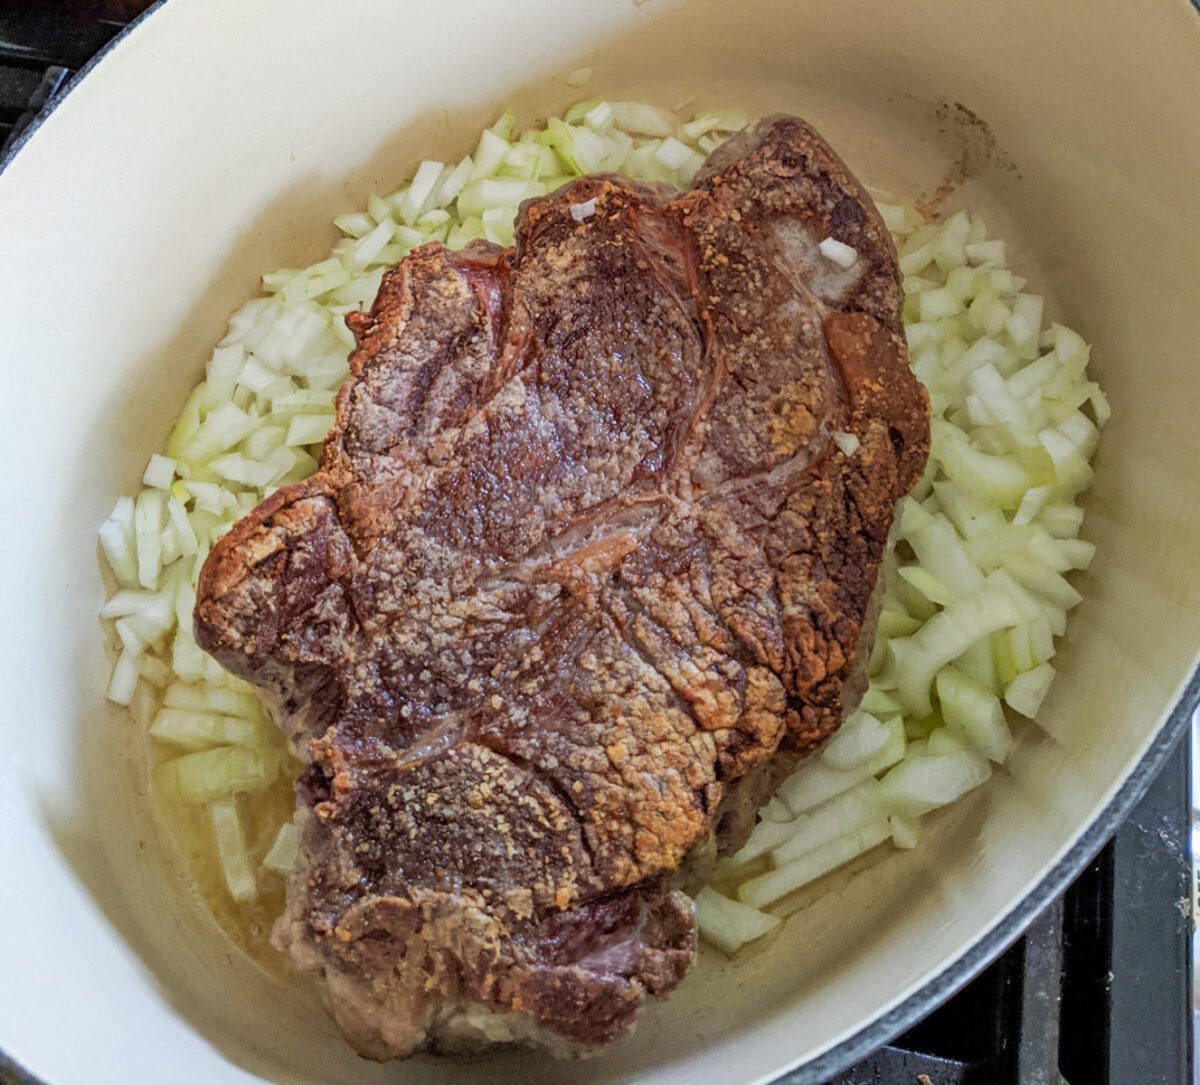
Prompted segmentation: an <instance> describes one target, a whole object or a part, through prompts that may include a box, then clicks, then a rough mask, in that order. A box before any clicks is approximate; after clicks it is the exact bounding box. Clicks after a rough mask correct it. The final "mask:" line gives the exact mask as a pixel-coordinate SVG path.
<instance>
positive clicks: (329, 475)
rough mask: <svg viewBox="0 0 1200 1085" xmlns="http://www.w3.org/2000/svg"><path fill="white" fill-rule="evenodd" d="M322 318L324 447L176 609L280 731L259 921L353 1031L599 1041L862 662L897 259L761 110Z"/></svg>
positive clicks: (408, 270)
mask: <svg viewBox="0 0 1200 1085" xmlns="http://www.w3.org/2000/svg"><path fill="white" fill-rule="evenodd" d="M591 200H594V201H595V211H594V214H592V215H591V216H590V217H584V218H583V219H582V221H576V218H575V217H574V216H573V215H572V214H571V208H572V206H573V205H579V204H586V203H587V201H591ZM828 236H833V237H835V238H838V239H840V240H841V241H843V242H845V243H846V244H849V245H851V246H852V247H853V248H854V249H855V250H856V251H857V253H858V260H857V262H856V263H855V264H854V266H853V267H851V268H850V269H849V270H842V269H841V268H839V267H837V266H836V265H835V264H833V263H831V262H830V261H828V260H826V259H825V258H824V257H822V256H821V255H820V253H819V252H818V249H817V245H818V243H819V242H820V241H821V240H822V239H823V238H825V237H828ZM349 322H350V325H351V328H352V329H353V331H354V333H355V336H356V337H357V340H358V344H359V345H358V349H357V350H356V352H355V353H354V354H353V356H352V358H351V373H352V377H351V380H350V381H348V383H347V384H346V386H345V387H344V388H343V389H342V391H341V393H340V395H339V398H338V423H337V426H336V427H335V429H334V431H333V433H332V434H331V435H330V437H329V440H328V442H327V443H326V446H325V452H324V456H323V458H322V462H321V470H320V472H319V473H318V474H316V475H315V476H313V477H312V478H311V479H309V480H308V481H306V482H304V483H302V484H300V485H298V486H293V487H290V488H288V489H286V490H282V491H280V492H279V493H277V494H275V495H274V496H273V497H272V498H270V500H268V501H266V502H264V503H263V504H262V505H261V506H260V507H259V508H258V509H256V510H255V511H254V512H253V513H251V514H250V515H249V516H247V517H246V518H245V519H243V520H242V521H241V522H239V523H238V524H237V525H235V527H234V528H233V529H232V530H231V531H230V532H229V533H228V535H226V536H225V537H224V538H223V539H222V540H221V541H220V543H219V544H218V545H217V546H216V547H215V548H214V550H213V552H212V554H211V555H210V557H209V559H208V561H207V563H206V565H205V567H204V571H203V575H202V577H201V581H200V590H199V593H198V599H199V601H198V604H197V608H196V632H197V637H198V639H199V641H200V643H201V644H202V645H203V646H204V647H205V648H206V649H207V650H208V651H210V652H212V653H213V654H214V655H215V656H216V657H217V658H218V659H219V660H220V661H221V662H222V663H223V664H224V665H225V666H226V667H228V668H229V669H230V670H231V671H233V672H234V673H235V674H239V675H241V676H243V677H245V678H246V679H248V680H249V681H251V682H253V683H255V685H256V686H257V687H258V688H259V689H260V690H262V691H263V692H264V694H265V696H266V697H267V698H268V700H269V701H270V702H271V703H272V705H273V707H274V710H275V713H276V716H277V719H278V720H279V723H280V725H281V726H282V727H283V728H284V729H285V730H286V731H287V733H288V734H289V735H290V736H291V737H292V738H294V739H295V740H296V741H297V742H298V743H299V744H300V747H301V748H302V749H303V750H305V751H306V753H307V756H308V757H309V759H310V761H311V764H310V767H309V768H308V770H307V771H306V772H305V774H304V777H303V778H302V781H301V784H300V787H299V789H298V793H299V802H300V805H301V808H302V811H303V812H304V813H305V815H306V816H305V817H304V820H303V829H302V843H301V858H300V861H299V863H298V866H297V869H296V870H295V871H294V873H293V875H292V877H291V880H290V883H289V890H288V908H287V912H286V914H285V915H284V917H283V918H282V919H281V920H280V922H279V924H278V927H277V929H276V939H277V942H278V944H279V945H280V946H281V947H282V948H284V949H286V950H287V951H288V952H289V954H290V955H291V957H292V959H293V960H294V962H295V963H296V964H297V965H299V966H300V967H302V968H307V969H312V970H314V971H317V972H319V973H321V974H322V975H323V977H324V979H325V982H326V985H327V989H328V993H329V999H330V1003H331V1007H332V1010H333V1012H334V1014H335V1016H336V1017H337V1019H338V1022H339V1024H340V1025H341V1027H342V1029H343V1030H344V1032H345V1033H346V1035H347V1037H348V1039H349V1040H350V1041H351V1043H353V1044H354V1045H355V1046H356V1047H357V1048H358V1049H359V1050H360V1051H362V1052H363V1053H365V1054H369V1055H372V1056H375V1057H380V1058H383V1057H388V1056H391V1055H395V1054H403V1053H406V1052H408V1051H411V1050H413V1049H414V1048H416V1047H418V1046H419V1045H421V1044H423V1043H425V1042H427V1041H428V1040H429V1039H430V1038H431V1037H433V1038H435V1039H436V1038H437V1037H438V1036H439V1035H451V1034H455V1022H456V1021H458V1023H459V1025H461V1020H459V1019H460V1018H461V1017H462V1013H463V1012H465V1011H464V1010H463V1007H470V1006H472V1005H475V1006H480V1005H481V1006H482V1007H485V1008H486V1009H487V1010H490V1011H494V1012H495V1013H496V1014H500V1015H506V1016H504V1018H503V1020H504V1021H506V1022H510V1023H511V1022H512V1021H517V1022H519V1024H518V1025H517V1026H514V1027H512V1028H509V1030H508V1032H507V1033H505V1032H504V1029H503V1028H501V1029H499V1032H500V1033H503V1034H506V1035H512V1036H524V1037H526V1038H530V1039H536V1040H540V1041H542V1042H552V1043H566V1044H571V1045H581V1046H587V1045H594V1044H599V1043H603V1042H606V1041H608V1040H610V1039H612V1038H614V1037H615V1036H617V1035H619V1034H620V1033H622V1032H623V1031H624V1030H626V1029H627V1028H628V1027H629V1025H630V1023H631V1022H632V1020H633V1018H634V1015H635V1014H636V1011H637V1007H638V1004H639V1002H640V1000H641V998H642V996H643V995H644V993H645V992H647V991H648V992H650V993H652V994H655V995H659V996H664V995H665V994H666V993H668V992H669V991H670V990H671V988H672V987H674V986H675V984H677V983H678V982H679V980H680V979H681V978H682V976H683V974H684V972H685V971H686V969H687V967H688V964H689V963H690V960H691V958H692V955H693V953H694V947H695V934H694V931H693V926H692V920H691V914H690V910H689V908H688V906H687V901H686V898H684V897H682V896H681V894H679V893H677V892H673V891H671V890H670V889H669V888H668V887H667V885H666V884H665V883H666V880H667V877H668V876H669V875H671V874H672V873H673V872H674V871H676V870H677V869H678V868H679V867H680V865H681V864H683V863H685V861H686V860H687V858H688V856H689V853H690V852H692V851H693V849H697V848H698V846H699V845H701V844H702V843H703V842H704V841H705V840H707V839H709V838H710V836H711V834H712V832H713V829H714V827H715V823H716V821H717V819H718V818H719V817H724V816H726V815H730V818H729V820H730V822H731V824H730V825H728V826H727V827H726V828H727V836H728V838H729V839H728V840H727V841H726V843H727V844H728V843H729V842H731V841H732V840H733V839H734V838H736V837H737V836H738V835H740V834H741V833H743V832H744V831H745V829H746V826H747V824H748V821H747V811H748V810H749V811H752V810H753V809H754V807H755V806H756V805H757V803H758V802H759V801H761V799H762V797H763V794H762V793H763V792H764V791H765V790H766V788H767V787H769V786H771V781H772V780H773V779H774V778H775V777H777V776H778V775H779V773H780V772H781V771H783V770H784V769H786V767H788V766H789V765H790V764H792V763H793V762H794V761H795V759H796V758H797V757H798V756H800V754H801V753H802V752H803V751H804V750H806V749H809V748H811V747H812V746H813V745H814V744H815V743H818V742H820V741H821V740H822V739H823V738H825V737H826V736H827V735H828V734H829V733H830V732H831V731H832V730H833V729H834V728H836V727H837V725H838V723H839V722H840V720H841V718H842V715H843V712H844V711H845V710H846V709H847V708H848V707H852V704H848V702H854V701H856V700H857V697H858V695H859V693H860V692H861V676H862V674H863V667H864V665H865V658H866V654H867V652H868V651H869V640H870V636H869V634H868V633H866V632H865V631H864V625H868V624H869V621H868V619H867V613H868V601H869V599H870V596H871V593H872V590H873V588H874V585H875V582H876V578H877V574H878V568H879V563H880V558H881V554H882V549H883V546H884V542H885V539H886V536H887V533H888V529H889V527H890V524H891V521H892V515H893V508H894V505H895V502H896V500H897V499H898V498H899V497H900V496H901V495H902V494H904V493H905V492H907V491H908V489H909V488H910V487H911V486H912V485H913V483H914V482H915V481H916V479H917V478H918V477H919V475H920V472H921V470H922V467H923V465H924V462H925V457H926V454H927V451H928V408H927V403H926V399H925V396H924V393H923V391H922V390H921V389H920V387H919V386H918V384H917V382H916V381H915V380H914V379H913V377H912V375H911V374H910V372H909V369H908V366H907V359H906V354H905V347H904V340H903V331H902V327H901V290H900V284H899V281H898V273H897V269H896V261H895V253H894V251H893V249H892V245H891V242H890V239H889V237H888V235H887V232H886V230H885V229H884V227H883V225H882V223H881V221H880V220H879V217H878V215H877V213H876V212H875V210H874V208H873V207H872V206H871V204H870V201H869V200H868V199H867V197H866V196H865V194H864V193H863V191H862V189H861V188H860V187H859V185H858V184H857V182H856V181H855V180H854V178H853V177H852V176H851V175H850V174H849V172H848V171H847V170H846V168H845V167H844V166H843V165H842V163H841V162H840V161H839V160H838V159H837V158H836V157H835V156H834V155H833V153H832V152H831V151H830V150H829V148H828V147H827V146H826V144H825V143H824V142H823V141H822V140H821V138H820V137H819V136H818V135H817V134H816V133H815V132H814V131H813V130H812V129H811V128H809V127H808V126H807V125H806V124H805V123H804V122H803V121H801V120H799V119H796V118H792V117H783V118H776V119H770V120H767V121H764V122H762V123H761V124H760V125H758V126H757V127H756V128H755V129H753V130H750V131H748V132H746V133H744V134H743V135H742V136H740V137H738V138H737V139H736V140H734V141H732V143H731V145H730V146H728V147H727V148H724V149H722V150H721V151H720V152H718V154H717V155H716V156H715V158H714V160H713V161H712V162H711V163H710V164H709V165H708V166H707V167H706V169H705V170H704V171H703V174H702V176H701V177H700V178H699V179H698V182H697V186H696V187H695V188H694V189H693V190H692V191H690V192H688V193H686V194H684V195H683V196H680V197H679V198H677V199H675V200H671V201H669V202H664V200H663V197H662V196H661V194H659V193H658V192H657V191H655V190H653V189H651V188H648V187H646V186H640V185H635V184H632V183H630V182H629V181H627V180H624V179H622V178H619V177H609V176H605V177H593V178H584V179H582V180H580V181H578V182H576V183H574V184H572V185H569V186H567V188H565V189H563V190H562V191H560V192H558V193H555V194H554V195H553V196H548V197H545V198H542V199H537V200H533V201H530V202H529V203H528V204H526V206H525V207H524V208H523V211H522V215H521V220H520V223H519V227H518V230H517V244H516V247H515V249H512V250H504V251H501V250H499V249H497V248H494V247H492V246H486V245H482V246H474V247H472V248H471V249H469V250H467V251H464V252H462V253H457V254H455V253H450V252H448V251H446V250H445V249H443V248H441V247H440V246H437V245H429V246H426V247H424V248H422V249H418V250H416V251H414V252H413V253H412V254H411V255H410V256H409V257H408V258H407V259H405V260H404V261H403V262H402V263H401V264H400V265H399V266H398V267H396V268H395V269H394V270H393V271H391V272H390V273H389V274H388V275H387V276H386V277H385V279H384V282H383V286H382V287H381V289H380V292H379V296H378V298H377V299H376V302H375V305H374V307H373V308H372V310H371V312H370V313H369V314H353V315H352V316H351V317H350V318H349ZM839 431H840V432H841V433H845V434H851V435H853V436H854V437H855V438H857V441H858V447H857V449H856V450H855V451H853V452H850V453H847V452H843V451H842V450H841V449H840V448H839V447H838V445H837V443H836V442H834V441H833V440H832V437H833V435H834V434H835V433H836V432H839ZM843 440H844V439H843ZM738 781H743V784H742V785H739V783H738ZM734 814H736V815H737V816H736V817H734V816H732V815H734ZM750 820H752V818H751V819H750ZM734 821H736V822H738V824H736V825H735V824H732V822H734ZM497 1020H500V1018H497ZM521 1022H523V1023H521ZM505 1027H508V1026H505ZM462 1031H463V1029H462V1028H459V1029H458V1032H459V1033H461V1032H462ZM468 1031H469V1029H468ZM476 1031H477V1033H478V1035H480V1036H482V1037H485V1038H486V1037H488V1036H490V1035H492V1034H491V1033H489V1032H488V1030H487V1029H486V1028H481V1029H478V1030H476Z"/></svg>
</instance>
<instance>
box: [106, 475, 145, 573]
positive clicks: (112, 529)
mask: <svg viewBox="0 0 1200 1085" xmlns="http://www.w3.org/2000/svg"><path fill="white" fill-rule="evenodd" d="M133 513H134V501H133V498H131V497H121V498H118V499H117V503H116V505H114V506H113V510H112V512H111V513H110V514H109V517H108V519H107V520H105V521H104V523H103V524H101V525H100V546H101V548H102V549H103V550H104V556H105V557H106V558H107V559H108V566H109V568H110V569H112V571H113V576H115V577H116V578H117V582H118V583H119V584H121V585H122V587H126V588H128V587H132V586H133V585H135V584H137V583H138V559H137V542H136V539H135V536H134V530H133Z"/></svg>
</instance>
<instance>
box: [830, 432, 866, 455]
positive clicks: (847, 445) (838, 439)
mask: <svg viewBox="0 0 1200 1085" xmlns="http://www.w3.org/2000/svg"><path fill="white" fill-rule="evenodd" d="M833 443H834V444H835V445H837V446H838V449H839V450H840V451H841V453H842V455H843V456H853V455H854V453H855V452H857V451H858V448H859V444H860V441H859V439H858V437H856V436H855V435H854V434H853V433H844V432H843V431H842V430H835V431H834V433H833Z"/></svg>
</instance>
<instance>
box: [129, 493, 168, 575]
mask: <svg viewBox="0 0 1200 1085" xmlns="http://www.w3.org/2000/svg"><path fill="white" fill-rule="evenodd" d="M163 507H164V503H163V492H162V490H150V489H146V490H143V491H142V492H141V493H140V494H138V496H137V502H136V504H135V505H134V510H133V530H134V538H135V540H136V542H137V563H138V583H139V584H141V586H142V587H143V588H149V589H150V590H154V589H155V588H157V587H158V574H159V573H160V572H161V571H162V518H163Z"/></svg>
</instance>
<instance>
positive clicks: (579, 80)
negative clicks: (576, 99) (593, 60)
mask: <svg viewBox="0 0 1200 1085" xmlns="http://www.w3.org/2000/svg"><path fill="white" fill-rule="evenodd" d="M591 78H592V69H591V68H576V69H575V70H574V71H573V72H571V73H570V74H569V75H568V76H567V78H566V82H567V84H568V85H569V86H572V87H582V86H583V85H584V84H585V83H587V81H588V80H589V79H591Z"/></svg>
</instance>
